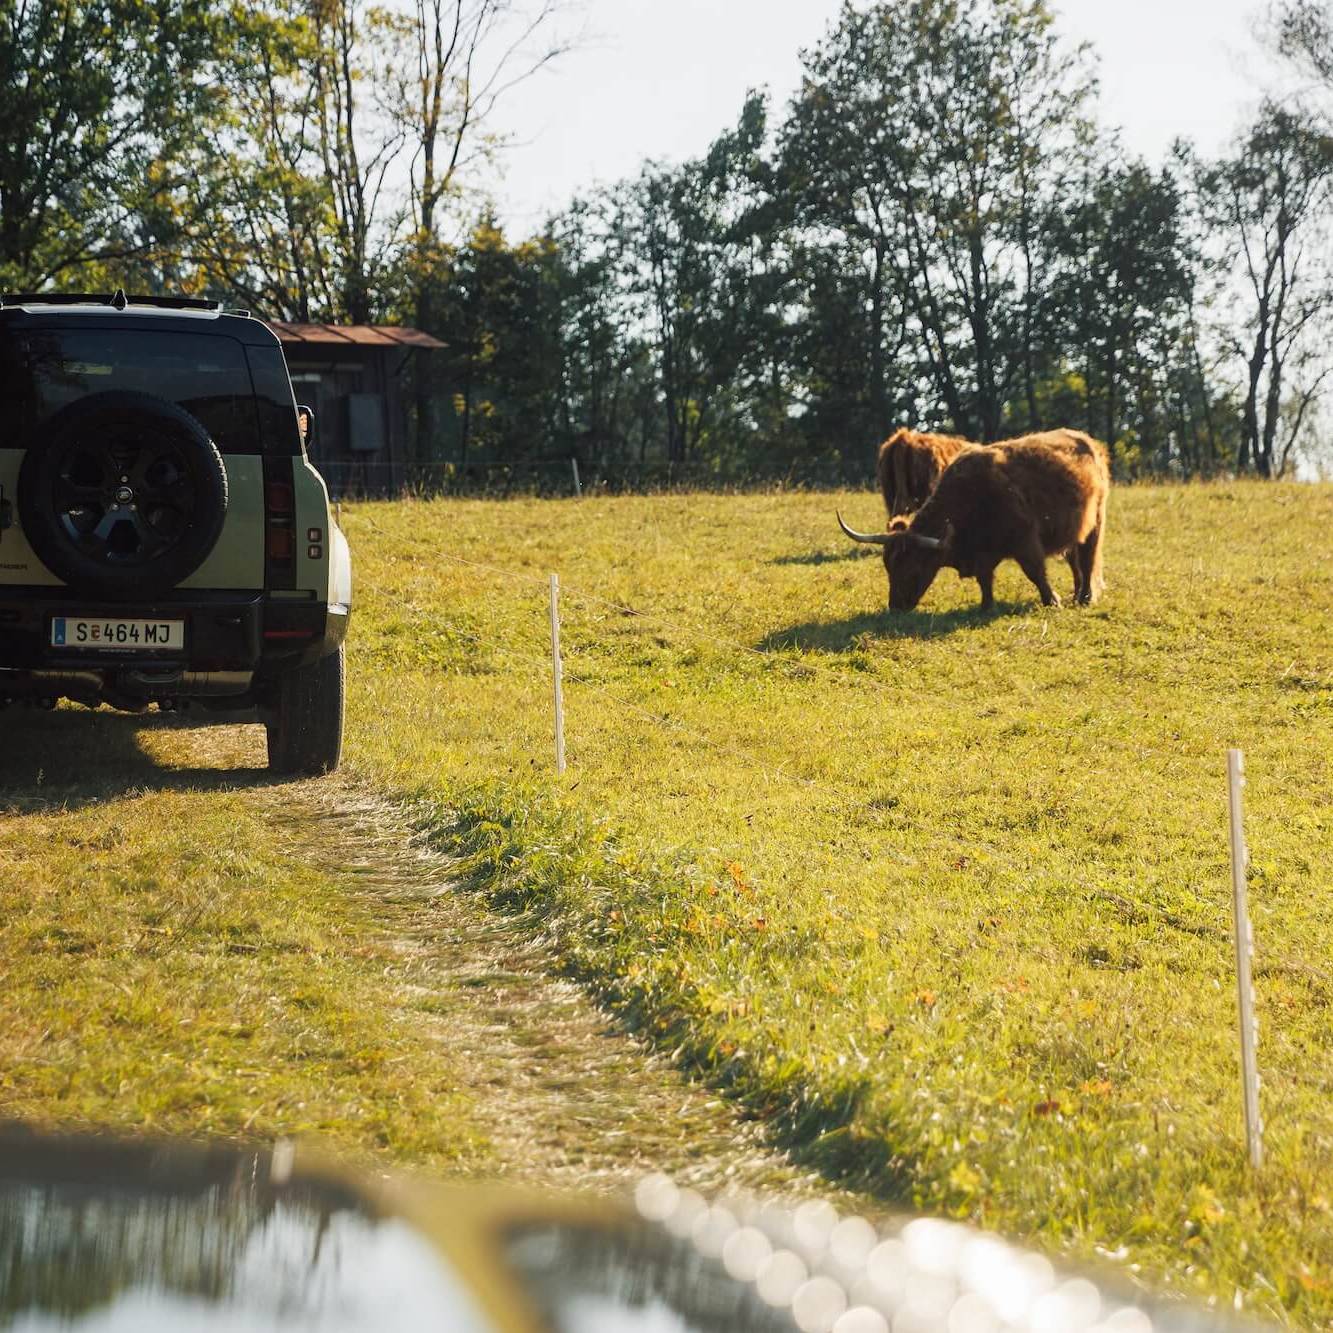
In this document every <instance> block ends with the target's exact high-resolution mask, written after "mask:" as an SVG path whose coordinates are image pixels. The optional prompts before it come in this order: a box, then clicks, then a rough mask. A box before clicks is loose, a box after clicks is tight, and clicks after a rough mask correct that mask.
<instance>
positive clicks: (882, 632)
mask: <svg viewBox="0 0 1333 1333" xmlns="http://www.w3.org/2000/svg"><path fill="white" fill-rule="evenodd" d="M1031 609H1032V608H1031V605H1030V604H1028V603H1026V602H996V603H995V605H994V606H993V607H991V608H990V610H988V611H983V610H982V609H981V607H980V606H970V607H966V608H964V609H962V610H958V611H943V612H930V611H895V612H892V613H890V612H888V611H871V612H867V613H865V614H862V615H859V616H847V617H846V618H844V619H842V620H808V621H806V622H805V623H804V624H800V625H787V626H785V627H784V628H783V629H775V630H773V631H771V632H770V633H768V634H766V635H764V637H763V638H762V639H761V640H760V641H759V642H758V643H757V644H756V645H755V647H757V648H758V649H759V650H760V651H761V652H773V651H775V650H779V649H784V648H785V649H793V648H794V649H797V650H799V651H801V652H813V653H846V652H851V651H852V650H854V649H856V648H861V647H863V646H864V645H865V642H866V640H869V639H943V638H947V637H948V636H949V635H950V634H957V633H958V632H959V631H960V630H975V629H980V628H981V627H982V626H983V625H989V624H990V623H991V621H993V620H1000V619H1003V618H1004V617H1006V616H1017V615H1025V614H1027V613H1028V612H1029V611H1031Z"/></svg>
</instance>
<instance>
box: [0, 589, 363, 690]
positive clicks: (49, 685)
mask: <svg viewBox="0 0 1333 1333" xmlns="http://www.w3.org/2000/svg"><path fill="white" fill-rule="evenodd" d="M56 616H65V617H80V616H82V617H88V618H90V619H108V618H115V619H129V620H138V619H143V620H183V621H184V622H185V647H184V648H183V649H182V650H180V651H177V652H166V651H158V650H143V649H134V650H114V649H105V648H103V649H95V648H94V649H89V648H79V647H74V646H69V645H65V646H56V645H53V644H52V642H51V622H52V619H53V618H54V617H56ZM347 621H348V612H347V608H345V607H339V606H334V607H330V606H329V605H328V604H327V603H324V602H317V601H313V600H311V601H300V600H297V599H290V600H288V599H275V598H273V597H271V596H269V595H266V594H262V593H257V592H206V593H203V592H189V593H175V594H172V595H170V596H164V597H160V598H155V599H153V600H151V601H143V602H118V603H117V604H116V605H115V607H114V609H112V608H109V607H108V606H107V605H106V604H105V603H94V604H90V603H88V602H86V601H82V600H80V599H79V598H78V597H76V596H73V595H66V594H63V593H62V590H61V589H59V588H30V589H17V588H6V589H4V590H3V591H0V696H7V697H22V696H25V695H26V696H32V695H36V696H40V697H48V698H49V697H68V698H74V699H79V700H81V701H82V702H89V701H90V700H94V699H96V698H99V697H100V698H105V699H106V700H107V701H108V702H116V700H117V699H118V698H122V697H129V698H133V699H139V698H143V699H146V700H150V701H151V700H153V699H161V698H192V697H200V698H217V697H220V696H226V695H232V696H235V695H248V694H250V692H251V686H252V684H254V685H261V686H262V683H263V682H264V681H265V680H269V679H272V678H273V677H275V676H277V675H279V674H281V673H282V672H283V671H284V670H286V669H287V668H289V667H292V666H296V665H300V664H302V663H305V662H311V661H314V660H316V659H317V658H320V657H322V656H324V655H325V654H327V653H331V652H333V651H334V650H336V649H337V647H338V645H339V644H341V643H342V642H343V640H344V639H345V638H346V635H347ZM99 681H100V682H101V688H99V687H98V682H99ZM65 682H68V685H69V688H65Z"/></svg>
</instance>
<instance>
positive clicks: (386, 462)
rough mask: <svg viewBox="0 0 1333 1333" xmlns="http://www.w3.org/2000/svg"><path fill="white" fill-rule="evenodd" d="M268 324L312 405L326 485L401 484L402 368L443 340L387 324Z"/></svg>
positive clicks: (391, 487)
mask: <svg viewBox="0 0 1333 1333" xmlns="http://www.w3.org/2000/svg"><path fill="white" fill-rule="evenodd" d="M268 326H269V328H271V329H272V330H273V332H274V333H276V334H277V335H278V340H279V341H280V342H281V343H282V350H283V352H284V353H285V355H286V357H287V368H288V370H289V371H290V372H291V376H292V387H293V388H294V389H295V391H296V401H297V402H298V403H302V404H304V405H305V406H307V407H310V408H312V409H313V410H314V413H315V437H314V440H313V441H312V442H311V445H310V456H311V458H312V459H313V460H314V462H315V465H316V466H317V467H318V468H319V470H320V472H321V473H322V474H323V476H324V479H325V481H326V482H327V483H328V485H329V489H330V490H331V491H332V492H333V493H334V494H341V493H343V492H344V491H348V490H356V491H362V492H369V493H371V494H374V493H377V492H392V491H396V490H397V489H398V488H399V487H400V486H401V485H402V484H403V481H404V479H405V478H406V475H407V460H408V441H407V411H406V402H405V400H404V386H403V371H404V370H405V369H406V367H407V364H408V361H409V360H410V358H411V357H413V356H421V355H424V354H425V353H426V352H429V351H430V350H431V349H433V348H440V347H443V346H444V344H443V343H442V342H440V341H439V339H438V338H432V337H431V336H430V334H428V333H422V332H421V331H420V330H419V329H408V328H399V327H396V326H392V325H386V324H286V323H282V322H280V321H278V320H269V321H268Z"/></svg>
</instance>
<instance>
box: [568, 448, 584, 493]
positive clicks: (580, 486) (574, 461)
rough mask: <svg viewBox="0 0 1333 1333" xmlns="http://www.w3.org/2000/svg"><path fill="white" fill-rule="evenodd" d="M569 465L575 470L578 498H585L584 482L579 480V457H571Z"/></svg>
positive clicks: (575, 491) (575, 485) (575, 487)
mask: <svg viewBox="0 0 1333 1333" xmlns="http://www.w3.org/2000/svg"><path fill="white" fill-rule="evenodd" d="M569 466H570V467H571V468H572V469H573V471H574V495H575V497H576V498H577V499H580V500H581V499H583V483H582V482H581V481H580V480H579V460H578V459H577V458H571V459H570V460H569Z"/></svg>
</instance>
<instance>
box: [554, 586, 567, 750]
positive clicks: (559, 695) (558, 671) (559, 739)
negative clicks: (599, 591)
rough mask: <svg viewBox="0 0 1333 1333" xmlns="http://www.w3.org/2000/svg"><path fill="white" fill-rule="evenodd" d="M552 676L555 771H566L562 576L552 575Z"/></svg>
mask: <svg viewBox="0 0 1333 1333" xmlns="http://www.w3.org/2000/svg"><path fill="white" fill-rule="evenodd" d="M551 678H552V681H553V683H554V686H555V771H556V772H557V773H563V772H564V771H565V694H564V672H563V669H562V667H561V664H560V577H559V575H557V574H552V575H551Z"/></svg>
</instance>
